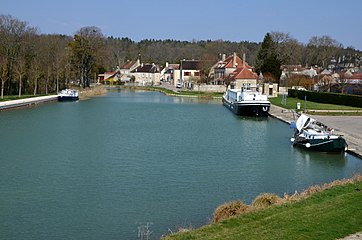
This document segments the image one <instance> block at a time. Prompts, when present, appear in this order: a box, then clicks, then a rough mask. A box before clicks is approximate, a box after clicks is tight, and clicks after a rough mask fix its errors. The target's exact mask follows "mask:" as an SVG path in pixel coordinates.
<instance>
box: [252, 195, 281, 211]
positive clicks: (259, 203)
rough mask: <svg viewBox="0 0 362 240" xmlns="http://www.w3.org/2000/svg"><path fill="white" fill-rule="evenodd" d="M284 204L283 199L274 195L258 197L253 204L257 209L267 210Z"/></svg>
mask: <svg viewBox="0 0 362 240" xmlns="http://www.w3.org/2000/svg"><path fill="white" fill-rule="evenodd" d="M281 203H283V199H282V198H280V197H279V196H278V195H276V194H274V193H263V194H261V195H259V196H257V197H256V198H255V199H254V201H253V202H252V204H251V205H252V206H253V208H255V209H260V208H267V207H270V206H272V205H275V204H281Z"/></svg>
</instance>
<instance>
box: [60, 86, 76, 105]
mask: <svg viewBox="0 0 362 240" xmlns="http://www.w3.org/2000/svg"><path fill="white" fill-rule="evenodd" d="M77 100H79V91H78V90H73V89H64V90H62V91H61V92H60V93H59V94H58V101H60V102H65V101H77Z"/></svg>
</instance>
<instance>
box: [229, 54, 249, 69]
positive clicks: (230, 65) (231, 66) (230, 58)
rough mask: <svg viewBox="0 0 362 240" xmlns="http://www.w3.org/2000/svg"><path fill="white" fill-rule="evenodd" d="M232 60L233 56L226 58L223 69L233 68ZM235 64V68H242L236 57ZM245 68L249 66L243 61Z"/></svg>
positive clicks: (241, 62) (238, 58)
mask: <svg viewBox="0 0 362 240" xmlns="http://www.w3.org/2000/svg"><path fill="white" fill-rule="evenodd" d="M233 60H234V56H233V55H231V56H229V57H227V58H226V59H225V61H224V64H225V68H233V67H234V66H233ZM235 60H236V63H237V66H236V67H239V68H242V67H243V60H242V59H241V58H240V57H239V56H238V55H236V59H235ZM245 67H247V68H251V67H250V66H249V64H248V63H247V62H246V61H245Z"/></svg>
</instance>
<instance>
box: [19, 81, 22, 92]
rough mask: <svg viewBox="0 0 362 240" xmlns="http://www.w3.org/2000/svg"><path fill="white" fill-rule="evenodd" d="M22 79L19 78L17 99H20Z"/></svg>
mask: <svg viewBox="0 0 362 240" xmlns="http://www.w3.org/2000/svg"><path fill="white" fill-rule="evenodd" d="M21 87H22V77H21V76H20V77H19V97H21Z"/></svg>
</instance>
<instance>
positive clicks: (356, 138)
mask: <svg viewBox="0 0 362 240" xmlns="http://www.w3.org/2000/svg"><path fill="white" fill-rule="evenodd" d="M269 116H271V117H274V118H277V119H279V120H281V121H283V122H285V123H287V124H290V123H291V122H293V121H296V120H297V119H298V116H296V113H295V112H294V111H291V110H288V109H285V108H282V107H279V106H276V105H271V107H270V111H269ZM313 118H315V119H317V120H318V121H320V122H322V123H324V124H326V125H327V126H329V127H332V128H335V133H336V134H339V135H343V137H344V138H345V139H346V141H347V144H348V150H347V152H348V153H350V154H352V155H354V156H356V157H358V158H360V159H361V160H362V132H359V131H353V130H349V131H348V130H347V128H343V126H348V127H350V126H353V125H354V124H358V123H359V122H358V121H357V122H356V120H355V119H353V118H349V117H348V116H345V117H344V119H343V120H344V125H343V126H339V128H338V129H336V124H337V122H336V121H334V119H335V117H333V116H330V117H328V122H326V121H327V119H326V117H325V116H323V118H322V117H320V116H314V115H313ZM321 118H322V119H323V120H321ZM361 118H362V117H361ZM291 135H292V132H291Z"/></svg>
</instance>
